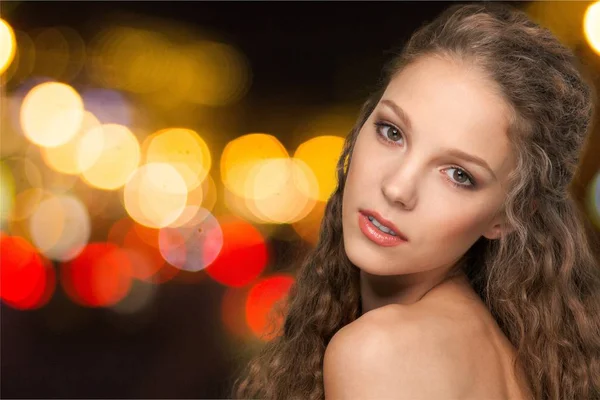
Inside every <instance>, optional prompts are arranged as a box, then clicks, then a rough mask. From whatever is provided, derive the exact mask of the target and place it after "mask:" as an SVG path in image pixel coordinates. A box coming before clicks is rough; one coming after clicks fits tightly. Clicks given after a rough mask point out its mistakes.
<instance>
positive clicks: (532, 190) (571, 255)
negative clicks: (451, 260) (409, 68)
mask: <svg viewBox="0 0 600 400" xmlns="http://www.w3.org/2000/svg"><path fill="white" fill-rule="evenodd" d="M424 56H436V57H446V58H450V59H453V60H457V61H460V62H464V63H465V65H473V66H475V67H477V68H478V70H480V71H483V72H484V74H485V75H486V76H487V77H488V78H489V79H490V81H491V82H494V83H495V85H496V86H495V87H496V88H497V89H498V90H499V92H500V95H501V96H502V98H504V100H505V101H506V104H507V105H508V106H509V108H510V110H511V114H512V115H511V117H512V119H511V124H510V129H509V132H508V136H509V139H510V141H511V144H512V149H513V152H514V154H515V157H516V161H517V164H516V165H517V167H516V168H515V170H514V171H513V172H512V174H511V176H510V187H509V190H508V194H507V197H506V200H505V206H504V212H505V214H506V218H507V221H508V223H509V225H510V227H511V228H512V230H511V232H510V233H508V234H506V235H504V236H503V237H502V238H500V239H498V240H488V239H486V238H484V237H481V238H480V239H479V240H478V241H477V242H476V243H475V244H474V245H473V246H472V247H471V248H470V249H469V251H468V252H467V254H465V258H466V259H467V260H468V262H467V263H466V266H465V272H466V273H467V276H468V277H469V279H470V282H471V284H472V286H473V288H474V289H475V290H476V291H477V293H478V294H479V295H480V297H481V298H482V299H483V301H484V302H485V303H486V305H487V306H488V307H489V310H490V312H491V313H492V315H493V316H494V318H495V319H496V321H497V322H498V324H499V326H500V327H501V329H502V331H503V332H504V334H505V335H506V336H507V337H508V339H509V340H510V341H511V342H512V343H513V345H514V346H515V347H516V348H517V353H518V356H517V360H516V362H518V363H520V364H521V365H522V366H523V369H524V371H525V372H526V374H527V379H528V380H529V384H530V386H531V388H532V391H533V393H534V395H535V398H536V399H554V400H559V399H597V398H600V337H599V332H600V312H599V311H600V268H599V265H598V261H597V260H598V258H597V257H598V255H597V254H594V250H595V248H596V247H595V245H594V244H592V240H591V238H592V236H591V235H590V233H591V231H588V230H587V229H589V228H588V227H586V225H585V216H584V215H583V214H582V212H581V211H580V209H579V208H578V207H577V205H576V203H575V201H574V200H573V198H572V195H571V193H570V191H569V185H570V183H571V181H572V178H573V176H574V174H575V171H576V168H577V165H578V162H579V157H580V152H581V149H582V147H583V146H584V142H585V139H586V135H587V134H588V132H589V131H590V128H591V123H592V121H593V117H594V109H595V108H594V106H595V94H594V91H593V89H592V86H591V84H590V83H589V82H588V81H587V80H586V79H584V78H583V76H582V71H581V69H580V68H579V67H578V63H577V59H576V57H575V56H574V55H573V53H572V52H571V51H570V50H569V49H568V48H566V47H565V46H563V45H562V44H561V43H560V42H559V41H558V40H557V39H556V38H555V37H554V36H553V35H552V34H551V33H550V31H549V30H547V29H544V28H542V27H540V26H538V25H536V24H535V23H533V22H532V21H531V20H530V19H529V18H528V17H527V15H526V14H525V13H523V12H522V11H519V10H517V9H514V8H512V7H510V6H506V5H502V4H499V3H479V4H467V5H461V4H456V5H452V6H450V7H449V8H448V9H446V11H444V12H443V13H442V14H441V15H439V16H438V18H436V19H435V20H433V21H432V22H430V23H428V24H424V25H423V26H422V27H421V28H420V29H418V30H417V31H416V32H415V33H414V34H413V35H412V36H411V38H410V39H409V41H408V42H407V44H406V45H405V46H404V47H403V49H402V51H401V52H400V53H399V54H398V55H397V56H396V57H395V58H394V59H392V60H391V62H390V64H389V65H388V66H387V68H385V69H384V77H383V79H382V80H381V86H380V88H379V89H378V90H376V91H375V93H374V94H373V95H372V96H371V97H370V98H369V99H368V100H367V101H366V103H365V104H364V106H363V107H362V110H361V112H360V115H359V118H358V120H357V123H356V125H355V127H354V128H353V130H352V131H351V132H350V134H349V135H348V136H347V138H346V141H345V146H344V149H343V153H342V155H341V157H340V159H339V162H338V165H337V176H338V186H337V189H336V190H335V192H334V193H333V194H332V196H331V197H330V198H329V200H328V202H327V205H326V209H325V215H324V218H323V220H322V224H321V231H320V238H319V242H318V244H317V245H316V247H315V248H314V249H313V250H312V251H311V252H310V254H309V255H308V256H307V257H306V259H305V260H304V262H303V264H302V265H301V267H300V269H299V270H298V273H297V277H296V283H295V284H294V286H293V287H292V288H291V290H290V292H289V295H288V297H287V299H286V304H285V305H284V306H283V307H282V309H281V311H280V312H281V313H282V316H283V318H284V323H283V325H282V326H281V329H280V331H279V332H278V333H277V336H276V337H275V338H274V339H273V340H271V341H270V342H268V343H267V344H265V345H264V347H263V348H262V349H261V351H260V353H259V354H258V355H256V357H254V358H253V359H252V360H251V362H250V363H249V364H248V365H247V366H246V368H245V369H244V372H243V373H242V374H240V376H239V378H238V379H237V380H236V381H235V384H234V387H233V391H232V396H233V397H235V398H265V399H282V400H283V399H286V400H288V399H322V398H323V397H324V389H323V355H324V352H325V348H326V346H327V344H328V343H329V340H330V339H331V338H332V336H333V335H334V334H335V333H336V332H337V331H338V330H339V329H340V328H342V327H343V326H345V325H346V324H348V323H350V322H352V321H354V320H355V319H357V318H358V317H359V316H360V315H361V299H360V290H359V270H358V268H357V267H356V266H354V265H353V264H352V263H351V262H350V261H349V260H348V257H347V256H346V253H345V250H344V244H343V238H342V215H341V210H342V193H343V191H344V184H345V178H346V170H347V166H348V165H349V163H351V162H352V149H353V146H354V143H355V140H356V137H357V135H358V132H359V131H360V128H361V127H362V125H363V124H364V122H365V121H366V119H367V118H368V117H369V115H370V114H371V112H372V111H373V109H374V107H375V106H376V104H377V103H378V101H379V99H380V98H381V95H382V93H383V91H384V90H385V88H386V86H387V84H388V83H389V81H390V79H391V78H392V77H393V76H394V75H395V74H396V73H398V71H400V70H402V68H404V67H405V66H406V65H408V64H410V63H412V62H414V61H415V60H417V59H419V58H421V57H424Z"/></svg>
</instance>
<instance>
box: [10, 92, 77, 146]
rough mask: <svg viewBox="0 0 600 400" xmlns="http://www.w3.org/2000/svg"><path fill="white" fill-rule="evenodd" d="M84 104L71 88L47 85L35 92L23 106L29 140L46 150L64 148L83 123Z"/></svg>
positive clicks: (23, 116)
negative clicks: (48, 148)
mask: <svg viewBox="0 0 600 400" xmlns="http://www.w3.org/2000/svg"><path fill="white" fill-rule="evenodd" d="M83 113H84V108H83V101H82V100H81V97H80V96H79V94H78V93H77V92H76V91H75V89H73V88H72V87H71V86H69V85H66V84H64V83H59V82H46V83H42V84H40V85H37V86H36V87H34V88H33V89H31V90H30V91H29V92H28V93H27V95H26V96H25V98H24V99H23V103H22V106H21V115H20V121H21V126H22V128H23V131H24V133H25V136H26V137H27V138H28V139H29V140H30V141H31V142H32V143H34V144H36V145H38V146H42V147H56V146H60V145H62V144H64V143H66V142H68V141H69V140H71V138H72V137H73V136H75V135H76V134H77V132H78V131H79V129H80V128H81V123H82V121H83Z"/></svg>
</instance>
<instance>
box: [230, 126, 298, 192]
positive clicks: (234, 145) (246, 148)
mask: <svg viewBox="0 0 600 400" xmlns="http://www.w3.org/2000/svg"><path fill="white" fill-rule="evenodd" d="M287 157H289V154H288V152H287V150H286V149H285V147H284V146H283V144H281V142H280V141H279V140H278V139H277V138H276V137H275V136H272V135H268V134H265V133H251V134H247V135H243V136H240V137H238V138H236V139H234V140H232V141H231V142H229V143H227V145H226V146H225V148H224V149H223V154H222V155H221V179H222V181H223V184H224V185H225V187H227V189H228V190H229V191H231V192H232V193H234V194H235V195H236V196H241V197H247V198H250V197H251V196H252V194H251V193H249V191H248V187H247V185H248V178H249V176H248V175H249V173H250V170H251V169H252V167H253V166H254V165H255V164H256V163H260V162H262V161H264V160H268V159H272V158H287Z"/></svg>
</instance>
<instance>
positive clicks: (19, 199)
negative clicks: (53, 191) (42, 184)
mask: <svg viewBox="0 0 600 400" xmlns="http://www.w3.org/2000/svg"><path fill="white" fill-rule="evenodd" d="M49 196H50V194H49V193H48V192H46V191H45V190H44V189H40V188H28V189H25V190H23V191H21V192H19V193H18V194H17V196H16V197H15V207H14V209H13V212H12V213H11V215H10V218H11V219H12V220H15V221H18V220H24V219H27V218H29V217H30V216H31V214H33V212H34V211H35V210H36V209H37V207H38V206H39V204H40V203H41V202H42V200H44V199H45V198H47V197H49Z"/></svg>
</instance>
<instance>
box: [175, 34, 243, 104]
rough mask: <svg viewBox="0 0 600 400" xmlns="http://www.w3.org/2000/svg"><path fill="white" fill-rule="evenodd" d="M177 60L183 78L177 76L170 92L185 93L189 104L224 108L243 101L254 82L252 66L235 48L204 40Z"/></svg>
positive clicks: (192, 45) (193, 45)
mask: <svg viewBox="0 0 600 400" xmlns="http://www.w3.org/2000/svg"><path fill="white" fill-rule="evenodd" d="M181 54H183V55H185V57H184V58H183V57H179V58H176V60H177V63H178V64H177V65H178V72H179V67H181V70H182V71H183V72H184V73H183V74H179V73H177V74H175V77H174V79H173V82H172V85H171V86H170V90H171V91H173V92H175V93H178V92H179V93H185V97H186V98H187V100H189V101H191V102H193V103H196V104H202V105H207V106H224V105H228V104H232V103H234V102H236V101H237V100H239V99H240V98H241V97H242V96H243V95H244V94H245V93H246V92H247V90H248V88H249V86H250V81H251V73H250V66H249V63H248V61H247V60H246V58H245V57H244V55H243V54H242V53H240V52H239V51H238V50H237V49H236V48H235V47H233V46H230V45H228V44H226V43H219V42H212V41H208V40H201V41H198V42H196V43H193V44H191V45H189V46H187V47H186V48H185V49H183V50H182V51H181Z"/></svg>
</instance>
